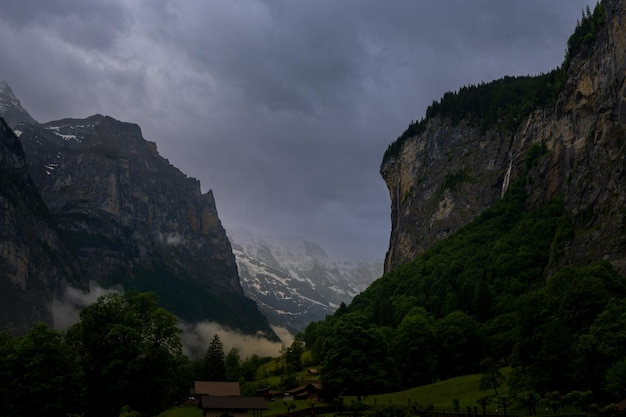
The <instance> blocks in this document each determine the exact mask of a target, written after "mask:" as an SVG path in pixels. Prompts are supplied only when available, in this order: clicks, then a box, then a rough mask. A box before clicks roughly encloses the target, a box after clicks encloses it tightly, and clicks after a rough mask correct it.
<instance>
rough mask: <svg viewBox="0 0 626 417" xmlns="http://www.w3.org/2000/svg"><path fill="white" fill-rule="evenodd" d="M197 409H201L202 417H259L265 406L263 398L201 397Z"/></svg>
mask: <svg viewBox="0 0 626 417" xmlns="http://www.w3.org/2000/svg"><path fill="white" fill-rule="evenodd" d="M198 408H201V409H202V416H203V417H221V416H225V415H228V416H233V417H247V416H248V414H252V415H253V416H254V417H261V416H262V415H263V410H267V404H266V403H265V398H263V397H211V396H209V395H202V396H201V397H200V403H199V404H198Z"/></svg>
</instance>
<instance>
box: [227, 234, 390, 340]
mask: <svg viewBox="0 0 626 417" xmlns="http://www.w3.org/2000/svg"><path fill="white" fill-rule="evenodd" d="M227 235H228V237H229V239H230V241H231V245H232V247H233V253H234V254H235V258H236V262H237V267H238V269H239V276H240V279H241V285H242V286H243V290H244V293H245V294H246V296H247V297H249V298H252V299H253V300H254V301H256V303H257V305H258V306H259V309H260V310H261V311H262V312H263V313H264V314H265V316H266V317H267V318H268V320H269V321H270V323H271V324H273V325H278V326H282V327H286V328H287V329H289V330H290V331H292V332H297V331H300V330H303V329H304V328H305V327H306V326H307V325H308V324H309V323H310V322H312V321H316V320H320V319H323V318H324V317H325V316H326V315H327V314H332V313H333V312H334V311H335V310H336V309H337V308H338V307H339V305H340V304H341V303H342V302H345V303H349V302H350V301H351V300H352V298H353V297H354V296H355V295H357V294H359V293H360V292H361V291H363V290H364V289H365V288H367V286H368V285H369V284H371V283H372V282H373V281H374V280H375V279H377V278H379V277H380V276H381V275H382V271H383V261H382V259H380V260H376V261H363V262H338V261H334V260H332V259H331V258H329V256H328V255H327V254H326V253H325V252H324V250H323V249H322V247H321V246H320V245H319V244H317V243H315V242H312V241H309V240H306V239H304V238H300V237H275V236H260V235H257V234H254V233H252V232H250V231H247V230H244V229H233V230H228V231H227Z"/></svg>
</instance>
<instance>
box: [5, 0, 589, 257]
mask: <svg viewBox="0 0 626 417" xmlns="http://www.w3.org/2000/svg"><path fill="white" fill-rule="evenodd" d="M11 3H12V4H11V5H9V6H8V7H5V8H3V12H2V15H1V16H0V48H1V49H0V50H2V51H3V59H2V60H0V79H3V80H5V81H7V82H8V83H9V84H10V85H11V86H12V88H13V90H14V91H15V92H16V94H17V95H18V96H19V98H20V99H21V101H22V104H23V105H24V106H25V107H26V108H27V109H28V110H29V111H30V112H31V113H32V115H33V116H34V117H35V118H36V119H38V120H40V121H49V120H52V119H58V118H62V117H86V116H89V115H91V114H94V113H104V114H108V115H111V116H113V117H116V118H118V119H121V120H124V121H130V122H135V123H138V124H139V125H140V126H141V127H142V130H143V133H144V136H145V137H146V138H147V139H148V140H152V141H155V142H156V143H157V145H158V147H159V151H160V153H161V154H162V155H163V156H164V157H166V158H168V159H169V160H170V161H171V162H172V163H173V164H174V165H176V166H177V167H179V168H180V169H181V170H182V171H183V172H185V173H186V174H188V175H190V176H193V177H196V178H198V179H199V180H200V181H201V184H202V187H203V189H204V190H205V191H206V190H208V189H209V188H210V189H213V191H214V194H215V197H216V200H217V205H218V211H219V213H220V217H221V218H222V220H223V223H224V225H225V227H226V228H229V227H234V226H245V227H249V228H253V229H258V230H259V231H265V232H266V231H272V230H276V231H277V232H280V233H282V234H284V233H289V234H296V235H303V236H306V237H307V238H309V239H312V240H317V241H319V242H320V243H322V244H323V245H324V246H325V247H326V248H327V251H328V252H329V253H330V254H331V256H338V257H339V256H351V257H365V258H368V257H369V258H371V257H378V258H380V257H383V256H384V253H385V250H386V247H387V241H388V236H389V230H390V224H389V205H390V203H389V198H388V193H387V190H386V187H385V185H384V183H383V181H382V179H381V178H380V176H379V174H378V168H379V164H380V161H381V159H382V155H383V153H384V151H385V149H386V147H387V145H388V144H389V143H390V142H391V141H393V140H394V139H395V138H396V137H398V136H399V135H400V134H401V133H402V131H403V130H404V129H405V128H406V127H407V125H408V124H409V123H410V122H411V120H416V119H419V118H421V117H422V116H423V115H424V112H425V110H426V106H428V105H429V104H430V103H431V102H432V101H433V100H436V99H439V98H440V97H441V95H442V94H443V93H444V92H446V91H449V90H456V89H458V88H459V87H461V86H463V85H466V84H471V83H479V82H481V81H490V80H492V79H495V78H499V77H502V76H504V75H526V74H536V73H539V72H542V71H544V72H546V71H550V70H551V69H553V68H554V67H556V66H558V65H559V64H560V63H561V62H562V59H563V57H564V52H565V48H566V41H567V38H568V36H569V35H570V34H571V32H572V31H573V30H574V26H575V24H576V19H577V18H579V17H580V15H581V10H582V9H583V8H584V7H586V5H587V4H589V2H588V1H586V0H576V1H571V0H568V1H565V0H557V1H551V2H546V1H543V0H529V1H525V2H496V1H487V0H477V1H474V2H467V1H464V0H447V1H440V0H436V1H435V0H427V1H422V2H415V1H411V0H394V1H389V2H381V1H374V0H346V1H334V0H320V1H315V2H310V1H301V0H267V1H264V0H238V1H228V2H225V1H217V0H213V1H205V0H202V1H200V0H186V1H182V0H159V1H153V0H141V1H136V2H124V1H121V0H116V1H102V0H98V1H90V2H84V1H79V0H54V1H51V0H46V1H44V0H29V1H23V2H11ZM591 5H592V6H593V4H591Z"/></svg>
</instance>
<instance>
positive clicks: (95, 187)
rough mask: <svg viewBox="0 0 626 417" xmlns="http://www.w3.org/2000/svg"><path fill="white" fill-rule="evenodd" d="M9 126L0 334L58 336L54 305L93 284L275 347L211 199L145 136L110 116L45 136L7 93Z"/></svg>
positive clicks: (0, 220) (2, 163)
mask: <svg viewBox="0 0 626 417" xmlns="http://www.w3.org/2000/svg"><path fill="white" fill-rule="evenodd" d="M0 115H3V116H4V115H6V116H7V117H9V119H10V123H9V125H10V126H11V128H9V127H7V125H5V124H4V123H2V126H1V128H2V129H1V130H0V139H2V142H1V143H0V174H1V176H0V208H1V209H2V211H0V214H1V216H0V273H1V274H2V275H0V291H1V292H2V294H3V295H4V296H3V303H1V304H0V326H2V327H8V328H10V329H11V330H12V331H14V332H16V333H22V332H24V331H26V330H27V329H28V328H29V327H30V326H31V325H32V324H33V323H34V322H36V321H44V322H47V323H49V324H52V313H51V304H52V302H53V300H54V298H55V296H59V295H61V294H62V293H63V291H64V289H65V288H66V287H67V286H72V287H74V288H78V289H80V290H83V291H85V292H86V291H88V290H89V286H90V284H91V283H95V284H97V285H100V286H105V287H122V288H123V289H124V290H134V291H154V292H156V293H157V294H158V296H159V302H160V304H161V305H163V306H164V307H165V308H167V309H168V310H170V311H171V312H173V313H174V314H176V315H177V316H178V317H180V318H181V319H183V320H186V321H188V322H197V321H205V320H206V321H214V322H217V323H220V324H222V325H224V326H227V327H230V328H232V329H235V330H240V331H242V332H244V333H247V334H259V333H265V334H266V335H267V336H268V337H269V338H271V339H274V340H277V337H276V335H275V334H274V332H273V330H272V329H271V328H270V326H269V323H268V321H267V319H266V318H265V317H264V316H263V315H262V314H261V313H260V311H259V309H258V307H257V305H256V304H255V303H254V302H253V301H252V300H250V299H249V298H246V297H245V295H244V292H243V288H242V286H241V283H240V281H239V275H238V272H237V265H236V263H235V257H234V255H233V252H232V248H231V245H230V242H229V240H228V238H227V237H226V233H225V231H224V229H223V227H222V224H221V222H220V219H219V217H218V213H217V209H216V205H215V200H214V198H213V194H212V192H211V191H209V192H207V193H204V194H203V193H202V192H201V189H200V183H199V182H198V181H197V180H196V179H193V178H189V177H187V176H186V175H185V174H183V173H182V172H181V171H180V170H178V169H177V168H175V167H174V166H172V165H171V164H170V163H169V162H168V161H167V160H166V159H165V158H163V157H161V156H160V155H159V153H158V152H157V147H156V145H155V144H154V143H153V142H148V141H146V140H145V139H144V138H143V137H142V134H141V130H140V128H139V126H137V125H135V124H131V123H124V122H120V121H117V120H115V119H113V118H111V117H107V116H102V115H94V116H91V117H89V118H87V119H82V120H79V119H63V120H59V121H54V122H50V123H46V124H40V123H37V122H36V121H35V120H34V119H33V118H32V117H31V116H30V115H29V114H28V112H27V111H26V110H24V109H23V108H22V106H21V104H20V102H19V100H18V99H17V98H16V97H15V96H14V95H13V92H12V91H11V89H10V87H9V86H8V85H7V84H6V83H4V82H0ZM16 135H17V137H19V139H18V138H17V137H16Z"/></svg>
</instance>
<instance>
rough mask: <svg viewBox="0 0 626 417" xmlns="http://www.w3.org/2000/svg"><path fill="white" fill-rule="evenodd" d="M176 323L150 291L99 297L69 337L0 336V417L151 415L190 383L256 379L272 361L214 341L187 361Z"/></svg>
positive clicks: (36, 330)
mask: <svg viewBox="0 0 626 417" xmlns="http://www.w3.org/2000/svg"><path fill="white" fill-rule="evenodd" d="M176 323H177V319H176V317H175V316H174V315H173V314H171V313H169V312H168V311H166V310H165V309H163V308H162V307H159V306H158V304H157V298H156V295H155V294H154V293H133V292H127V293H125V294H112V295H106V296H102V297H100V298H99V299H98V301H97V302H96V303H94V304H92V305H90V306H88V307H85V308H84V309H83V311H82V312H81V315H80V321H79V322H78V323H76V324H75V325H73V326H71V327H70V328H69V329H68V330H67V331H66V332H60V331H56V330H54V329H51V328H50V327H48V326H47V325H45V324H43V323H39V324H36V325H34V326H33V327H32V328H31V330H30V331H29V332H28V333H27V334H26V335H23V336H19V337H14V336H12V335H11V334H10V333H9V332H8V331H7V330H2V331H0V358H2V360H1V361H0V379H1V380H2V384H0V416H2V417H13V416H21V417H35V416H42V415H45V416H49V417H67V416H89V417H92V416H93V417H99V416H103V417H104V416H107V417H108V416H117V415H120V416H125V417H139V416H147V415H156V414H157V413H158V412H160V411H162V410H164V409H166V408H168V407H171V406H173V405H179V404H181V402H182V401H184V400H185V399H186V398H187V396H188V395H189V388H190V387H192V386H193V381H195V380H217V381H222V380H229V381H238V380H241V381H254V380H255V378H256V372H257V369H258V368H259V367H260V366H261V365H263V364H264V363H266V362H267V361H268V360H270V359H271V358H260V357H258V356H257V355H253V356H251V357H249V358H245V359H242V358H241V357H240V356H239V352H238V351H237V350H236V349H231V351H229V352H228V354H224V351H223V346H222V343H221V341H220V339H219V337H217V336H215V337H214V338H213V340H212V341H211V343H210V346H209V348H208V349H207V352H206V355H205V357H204V358H201V359H199V360H191V359H189V358H188V357H187V356H185V355H184V354H183V353H182V344H181V338H180V330H179V328H178V327H177V326H176ZM289 349H295V348H289ZM244 388H245V387H244ZM252 389H254V386H252ZM247 394H248V395H250V394H251V393H250V392H247Z"/></svg>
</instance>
